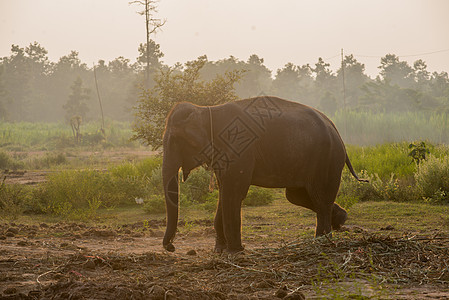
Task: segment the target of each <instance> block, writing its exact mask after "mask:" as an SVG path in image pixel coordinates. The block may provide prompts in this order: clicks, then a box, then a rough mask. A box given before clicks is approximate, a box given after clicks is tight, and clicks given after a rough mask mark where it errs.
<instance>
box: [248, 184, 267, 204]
mask: <svg viewBox="0 0 449 300" xmlns="http://www.w3.org/2000/svg"><path fill="white" fill-rule="evenodd" d="M273 201H274V194H273V190H272V189H266V188H261V187H258V186H250V188H249V190H248V194H247V195H246V198H245V199H244V200H243V205H245V206H264V205H269V204H271V203H273Z"/></svg>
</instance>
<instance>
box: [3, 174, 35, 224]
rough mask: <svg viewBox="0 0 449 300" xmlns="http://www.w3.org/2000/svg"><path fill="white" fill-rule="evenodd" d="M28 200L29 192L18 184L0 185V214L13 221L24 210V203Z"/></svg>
mask: <svg viewBox="0 0 449 300" xmlns="http://www.w3.org/2000/svg"><path fill="white" fill-rule="evenodd" d="M28 198H29V191H28V189H27V188H26V187H24V186H22V185H19V184H5V182H4V180H3V182H1V183H0V213H1V214H2V215H4V216H8V217H9V218H12V219H15V218H17V217H18V216H19V215H20V214H22V213H23V211H24V210H25V202H26V201H27V199H28Z"/></svg>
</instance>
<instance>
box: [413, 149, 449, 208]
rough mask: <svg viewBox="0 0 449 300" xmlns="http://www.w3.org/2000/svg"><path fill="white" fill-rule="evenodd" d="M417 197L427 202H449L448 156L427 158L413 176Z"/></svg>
mask: <svg viewBox="0 0 449 300" xmlns="http://www.w3.org/2000/svg"><path fill="white" fill-rule="evenodd" d="M415 181H416V188H417V190H418V193H419V195H420V196H421V197H422V199H423V200H425V201H427V202H437V203H447V202H449V156H444V157H441V158H437V157H435V156H429V158H428V159H427V160H424V161H422V162H421V163H420V164H419V165H418V170H417V172H416V174H415Z"/></svg>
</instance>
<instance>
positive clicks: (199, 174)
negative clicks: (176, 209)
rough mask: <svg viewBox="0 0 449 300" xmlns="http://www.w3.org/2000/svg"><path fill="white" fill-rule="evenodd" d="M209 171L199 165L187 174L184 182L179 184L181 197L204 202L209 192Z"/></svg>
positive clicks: (189, 200) (192, 201) (193, 201)
mask: <svg viewBox="0 0 449 300" xmlns="http://www.w3.org/2000/svg"><path fill="white" fill-rule="evenodd" d="M210 179H211V173H210V171H208V170H206V169H205V168H203V167H200V168H198V169H196V170H194V171H193V172H191V173H190V174H189V177H188V178H187V180H186V181H185V182H183V183H182V184H181V187H180V191H181V197H182V198H183V199H185V200H186V201H187V202H191V203H204V202H205V201H206V198H207V195H208V194H209V185H210Z"/></svg>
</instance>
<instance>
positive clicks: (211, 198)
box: [201, 190, 218, 212]
mask: <svg viewBox="0 0 449 300" xmlns="http://www.w3.org/2000/svg"><path fill="white" fill-rule="evenodd" d="M217 202H218V190H214V191H213V192H211V193H208V194H207V196H206V200H205V201H204V203H203V204H201V208H202V209H204V210H206V211H209V212H213V211H215V210H216V209H217Z"/></svg>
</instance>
